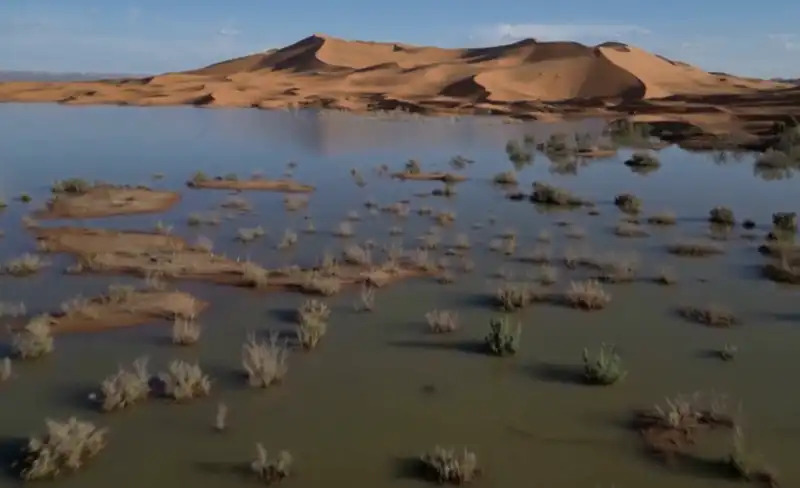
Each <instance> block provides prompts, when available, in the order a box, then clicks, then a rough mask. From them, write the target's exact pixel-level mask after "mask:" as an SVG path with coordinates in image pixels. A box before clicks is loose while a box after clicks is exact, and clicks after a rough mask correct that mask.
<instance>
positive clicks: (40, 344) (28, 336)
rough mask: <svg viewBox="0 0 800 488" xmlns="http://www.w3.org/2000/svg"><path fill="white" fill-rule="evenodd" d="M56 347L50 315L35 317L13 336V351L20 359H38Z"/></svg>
mask: <svg viewBox="0 0 800 488" xmlns="http://www.w3.org/2000/svg"><path fill="white" fill-rule="evenodd" d="M54 347H55V341H54V339H53V331H52V325H51V318H50V316H49V315H40V316H38V317H34V318H33V319H31V320H30V321H29V322H28V323H27V324H25V326H24V327H23V328H21V329H19V330H15V331H14V332H13V334H12V336H11V352H12V353H13V354H14V356H16V357H18V358H20V359H38V358H40V357H43V356H46V355H47V354H50V353H51V352H53V349H54Z"/></svg>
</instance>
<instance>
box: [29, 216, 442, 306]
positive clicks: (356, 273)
mask: <svg viewBox="0 0 800 488" xmlns="http://www.w3.org/2000/svg"><path fill="white" fill-rule="evenodd" d="M30 230H31V232H32V233H33V234H34V236H35V237H36V239H37V243H38V248H39V249H40V250H41V251H44V252H56V253H59V252H63V253H68V254H72V255H74V256H76V257H77V258H78V264H77V265H75V266H72V267H71V268H70V269H69V271H70V272H71V273H74V274H81V273H101V274H128V275H134V276H145V277H156V278H162V279H187V280H201V281H207V282H212V283H217V284H223V285H233V286H242V287H250V288H257V289H266V290H289V291H299V292H302V293H308V294H321V295H329V294H332V293H336V292H338V291H339V289H340V288H342V287H344V286H349V285H356V284H369V285H371V286H376V287H381V286H384V285H387V284H389V283H392V282H395V281H398V280H402V279H407V278H414V277H420V276H427V275H437V274H438V273H439V272H440V271H441V270H440V269H439V266H436V265H430V266H420V265H418V264H415V263H414V262H412V261H411V260H409V259H398V260H396V261H392V262H385V263H382V264H355V263H348V262H346V260H331V261H330V262H329V263H326V264H324V265H321V266H318V267H313V268H307V269H303V268H300V267H297V266H292V267H289V268H285V269H274V270H268V269H265V268H262V267H261V266H259V265H257V264H255V263H251V262H249V261H243V260H239V259H230V258H227V257H225V256H220V255H217V254H214V253H212V252H210V251H209V250H207V249H203V248H200V247H197V246H192V245H189V244H188V243H186V242H185V241H184V240H182V239H181V238H179V237H174V236H164V235H159V234H157V233H149V232H141V231H115V230H103V229H89V228H80V227H56V228H49V229H43V228H32V229H30Z"/></svg>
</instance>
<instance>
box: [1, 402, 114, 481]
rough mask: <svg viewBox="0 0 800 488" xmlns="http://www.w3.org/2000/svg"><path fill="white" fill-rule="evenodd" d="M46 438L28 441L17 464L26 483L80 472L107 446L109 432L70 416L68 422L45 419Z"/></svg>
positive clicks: (34, 438)
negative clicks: (79, 470)
mask: <svg viewBox="0 0 800 488" xmlns="http://www.w3.org/2000/svg"><path fill="white" fill-rule="evenodd" d="M45 426H46V429H47V431H46V433H45V434H44V436H43V437H41V438H40V437H33V438H31V439H29V440H28V444H27V446H25V448H24V449H23V453H22V457H21V459H20V460H19V461H17V462H15V467H17V468H19V471H20V475H21V477H22V479H24V480H26V481H33V480H40V479H48V478H55V477H57V476H59V475H61V474H63V473H69V472H73V471H77V470H78V469H80V468H82V467H83V466H84V464H86V463H87V462H88V461H89V460H90V459H91V458H93V457H95V456H96V455H97V454H99V453H100V451H102V450H103V448H105V447H106V435H107V434H108V430H107V429H103V428H98V427H96V426H95V425H94V424H92V423H91V422H84V421H80V420H78V419H76V418H75V417H70V418H69V419H68V420H67V421H66V422H59V421H56V420H51V419H46V420H45Z"/></svg>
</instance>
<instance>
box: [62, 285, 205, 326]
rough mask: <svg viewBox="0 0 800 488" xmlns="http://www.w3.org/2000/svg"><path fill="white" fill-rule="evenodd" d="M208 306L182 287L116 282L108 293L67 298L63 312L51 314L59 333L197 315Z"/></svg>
mask: <svg viewBox="0 0 800 488" xmlns="http://www.w3.org/2000/svg"><path fill="white" fill-rule="evenodd" d="M207 306H208V304H207V303H206V302H203V301H201V300H198V299H196V298H195V297H193V296H192V295H190V294H188V293H184V292H181V291H171V290H139V289H135V288H133V287H129V286H112V287H111V288H110V289H109V291H108V292H107V293H106V294H104V295H101V296H98V297H95V298H91V299H84V298H80V297H79V298H76V299H73V300H70V301H68V302H65V303H64V304H63V305H62V307H61V310H60V311H59V312H57V313H54V314H52V315H51V323H52V326H53V331H54V332H57V333H62V332H85V331H93V330H103V329H109V328H116V327H128V326H133V325H140V324H144V323H148V322H153V321H155V320H172V319H175V318H187V319H193V318H195V317H197V316H198V315H199V314H200V312H202V311H203V310H204V309H205V308H206V307H207Z"/></svg>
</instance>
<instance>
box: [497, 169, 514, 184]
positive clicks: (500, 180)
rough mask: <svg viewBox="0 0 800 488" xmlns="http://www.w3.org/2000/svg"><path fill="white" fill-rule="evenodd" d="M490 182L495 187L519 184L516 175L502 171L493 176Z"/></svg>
mask: <svg viewBox="0 0 800 488" xmlns="http://www.w3.org/2000/svg"><path fill="white" fill-rule="evenodd" d="M492 182H493V183H494V184H496V185H516V184H518V183H519V179H517V174H516V173H515V172H513V171H503V172H502V173H497V174H496V175H494V177H493V178H492Z"/></svg>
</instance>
